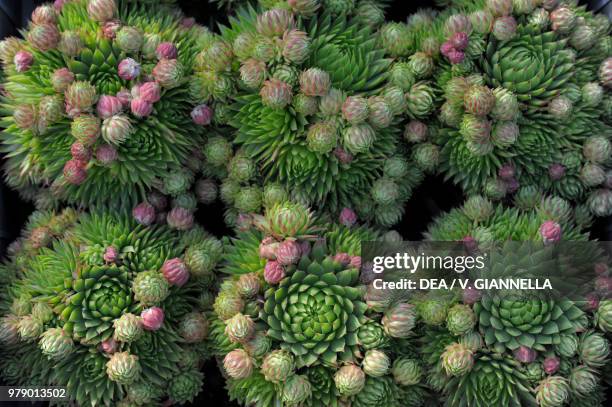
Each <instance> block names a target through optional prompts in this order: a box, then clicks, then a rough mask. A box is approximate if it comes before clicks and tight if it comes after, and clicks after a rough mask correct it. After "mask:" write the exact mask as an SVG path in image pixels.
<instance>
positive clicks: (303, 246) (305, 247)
mask: <svg viewBox="0 0 612 407" xmlns="http://www.w3.org/2000/svg"><path fill="white" fill-rule="evenodd" d="M299 244H300V253H302V256H308V255H309V254H310V243H309V242H307V241H306V240H304V241H302V242H300V243H299Z"/></svg>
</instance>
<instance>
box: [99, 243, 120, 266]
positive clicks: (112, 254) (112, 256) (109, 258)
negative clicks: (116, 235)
mask: <svg viewBox="0 0 612 407" xmlns="http://www.w3.org/2000/svg"><path fill="white" fill-rule="evenodd" d="M103 258H104V261H105V262H106V263H116V262H117V259H118V258H119V253H118V252H117V248H116V247H115V246H108V247H107V248H106V250H104V256H103Z"/></svg>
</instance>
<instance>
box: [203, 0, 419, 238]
mask: <svg viewBox="0 0 612 407" xmlns="http://www.w3.org/2000/svg"><path fill="white" fill-rule="evenodd" d="M298 3H302V2H298ZM265 8H268V7H267V6H266V7H264V9H265ZM269 8H270V9H269V10H264V11H261V10H260V11H256V10H255V9H254V8H251V7H245V8H243V9H241V10H240V11H239V12H238V13H237V16H236V18H234V19H232V20H231V21H230V24H229V25H228V26H226V27H222V28H221V36H220V37H219V38H215V39H214V40H213V41H212V43H211V45H210V46H209V48H205V49H204V50H203V51H202V52H201V54H200V55H202V56H203V55H208V54H209V53H210V52H212V51H211V50H212V49H214V48H215V47H217V46H221V45H218V44H224V45H223V47H226V48H227V49H228V54H227V55H231V52H230V51H231V50H232V49H233V54H234V55H233V62H234V64H235V65H236V64H238V65H240V68H239V71H240V72H239V74H238V75H232V70H231V68H229V67H230V66H231V64H226V66H225V67H224V69H221V70H219V69H217V68H216V67H213V66H211V64H208V63H202V64H201V65H202V66H200V67H198V69H197V70H196V75H195V77H196V81H201V82H202V83H203V84H204V83H209V82H210V81H212V79H211V78H213V77H216V78H219V77H221V76H223V77H231V78H233V77H235V76H239V77H240V81H238V82H243V84H244V85H246V86H240V83H238V84H237V85H238V86H235V88H236V89H235V90H234V91H233V92H230V93H231V95H232V97H233V98H235V100H236V101H237V103H236V104H235V105H233V107H232V109H233V115H232V117H231V119H230V120H229V122H228V124H229V125H231V126H232V127H234V128H235V129H236V135H235V138H234V144H235V145H236V146H237V147H238V148H239V150H238V151H237V152H236V155H242V156H246V157H248V158H249V159H250V160H251V162H252V163H253V165H254V166H256V167H257V168H259V170H260V174H261V176H255V174H252V175H250V176H248V177H245V178H242V179H240V180H237V181H238V182H239V183H240V184H242V185H243V187H245V188H253V187H255V186H256V187H257V189H258V190H261V189H262V187H264V188H265V187H266V185H267V184H268V183H275V184H278V185H280V186H282V187H283V188H284V189H285V190H286V191H287V192H285V195H286V196H287V197H290V198H292V199H294V200H297V201H299V202H301V203H304V204H306V205H308V206H312V207H313V208H316V209H317V210H320V211H323V212H328V213H331V214H333V215H334V216H336V215H337V214H339V213H340V211H341V210H342V209H343V208H344V207H347V208H352V209H356V208H357V207H359V206H361V207H364V205H363V204H362V202H364V201H369V200H370V197H371V196H374V195H376V191H375V189H376V186H375V183H376V182H377V181H379V180H381V179H384V180H385V181H388V182H387V184H386V185H388V186H391V187H392V190H393V195H388V196H387V195H385V197H384V199H383V200H382V201H380V202H379V206H380V210H379V211H376V210H362V211H361V213H359V212H360V211H357V212H358V215H359V216H360V217H361V218H364V219H372V220H374V221H375V222H376V223H378V224H381V225H383V226H385V227H388V226H390V225H392V224H395V223H396V222H397V221H399V219H400V218H401V216H402V213H403V209H402V203H403V202H404V201H406V200H407V198H408V197H409V196H410V195H411V192H412V189H413V188H414V187H415V186H416V185H417V184H418V183H419V182H420V179H421V175H420V171H418V169H416V168H415V169H413V170H410V171H405V172H402V173H400V174H399V175H398V174H397V173H393V174H387V173H386V171H385V170H384V168H383V167H384V162H385V160H386V159H392V158H401V157H402V156H404V157H405V156H406V154H405V153H404V151H402V148H401V147H400V146H399V139H400V134H399V131H398V130H399V129H398V126H397V123H396V122H397V121H396V120H395V119H394V117H395V116H396V113H398V112H399V110H401V109H404V94H403V92H402V91H401V90H399V89H398V91H396V92H391V91H390V90H389V89H385V84H386V83H387V76H388V73H387V68H388V66H389V63H390V61H389V60H387V59H385V58H384V55H383V52H382V50H380V49H379V48H378V47H377V44H376V43H375V41H374V40H373V33H372V31H371V29H370V28H369V27H368V25H367V24H365V23H363V22H361V21H359V19H353V20H350V19H349V17H350V16H351V15H352V12H350V13H349V14H346V15H345V14H341V15H338V16H336V15H334V14H335V13H334V12H333V10H334V9H335V7H333V6H331V5H327V4H320V7H319V8H318V11H317V13H314V12H313V14H314V15H309V16H310V18H309V19H308V20H306V19H299V18H297V16H299V15H300V13H301V12H300V11H299V10H302V9H303V8H302V7H300V6H297V5H296V7H294V8H290V9H289V11H287V7H286V4H283V5H275V6H272V5H270V6H269ZM314 9H317V8H316V7H315V8H314ZM224 55H225V54H224ZM357 55H360V57H359V58H362V59H363V63H361V62H360V63H357V64H355V63H351V62H350V61H354V60H356V59H355V58H357ZM366 65H367V66H368V68H366ZM234 82H236V81H234ZM207 86H208V85H203V87H204V88H206V87H207ZM201 96H202V97H203V98H204V99H206V100H209V101H210V100H212V101H213V102H214V103H221V101H222V100H223V98H225V97H226V96H225V95H223V96H221V95H215V94H214V92H208V93H202V94H201ZM286 123H293V124H292V125H291V126H287V125H286ZM272 156H273V157H274V159H273V160H271V159H270V157H272ZM408 168H410V167H408ZM230 172H231V171H230ZM385 175H388V177H385V178H383V176H385ZM230 178H231V173H230ZM227 182H228V180H226V181H224V183H227ZM391 182H392V183H391ZM228 203H230V204H231V207H232V209H230V212H238V213H245V212H260V211H261V210H262V208H261V203H260V202H258V204H257V205H253V206H250V207H245V206H243V205H241V203H242V202H241V201H238V200H237V199H230V200H229V202H228ZM264 204H265V202H264ZM265 206H266V205H264V207H265ZM263 209H265V208H263ZM364 209H365V208H364ZM234 216H235V215H234Z"/></svg>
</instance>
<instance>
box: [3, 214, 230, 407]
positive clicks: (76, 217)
mask: <svg viewBox="0 0 612 407" xmlns="http://www.w3.org/2000/svg"><path fill="white" fill-rule="evenodd" d="M221 250H222V246H221V242H220V241H218V240H217V239H215V238H213V237H211V236H210V235H208V233H206V232H205V231H204V230H203V229H199V228H198V229H192V230H191V231H189V232H186V233H180V232H176V231H173V230H171V229H169V228H168V227H166V226H151V227H145V226H142V225H138V224H137V223H136V222H135V221H134V220H133V219H132V218H131V217H129V216H127V215H126V216H124V215H118V214H103V213H92V214H79V213H77V212H75V211H73V210H71V209H66V210H64V211H63V212H61V213H57V214H55V213H47V212H44V213H43V212H37V213H35V214H34V215H33V216H32V218H31V220H30V222H29V225H28V227H27V230H26V232H25V233H24V236H23V237H22V238H21V239H20V240H18V241H17V242H16V243H15V244H13V245H12V246H11V248H10V261H9V262H7V263H5V264H4V265H2V267H1V269H0V281H2V282H3V287H2V290H1V292H0V342H1V344H2V347H1V354H2V357H1V360H2V361H1V362H0V375H2V377H3V380H4V381H5V383H7V384H9V385H13V386H17V385H21V386H32V385H38V386H48V385H56V386H66V388H67V396H68V397H69V398H70V400H72V401H74V402H76V403H78V404H79V405H82V406H117V405H157V403H161V402H162V401H163V400H165V399H170V400H172V401H173V402H175V403H184V402H187V401H189V400H192V399H193V398H194V397H195V396H196V395H197V394H198V393H199V391H200V389H201V387H202V379H203V378H202V374H201V373H200V372H199V367H200V364H201V362H202V361H203V360H205V359H206V358H207V357H208V355H209V352H208V350H207V349H208V348H207V346H205V343H204V340H205V338H206V336H207V333H208V320H207V318H206V316H205V314H204V312H205V311H206V307H209V306H210V302H209V301H207V300H206V298H209V297H210V296H211V294H207V293H208V292H209V290H210V289H212V284H214V274H213V273H212V269H213V267H214V266H215V263H216V261H217V260H218V259H219V258H220V256H221Z"/></svg>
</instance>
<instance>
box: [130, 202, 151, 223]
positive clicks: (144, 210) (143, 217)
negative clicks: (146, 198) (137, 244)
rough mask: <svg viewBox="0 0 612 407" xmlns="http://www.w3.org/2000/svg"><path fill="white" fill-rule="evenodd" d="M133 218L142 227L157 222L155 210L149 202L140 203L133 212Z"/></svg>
mask: <svg viewBox="0 0 612 407" xmlns="http://www.w3.org/2000/svg"><path fill="white" fill-rule="evenodd" d="M132 216H133V217H134V219H136V222H138V223H140V224H141V225H145V226H149V225H150V224H151V223H153V221H154V220H155V208H154V207H153V205H151V204H150V203H148V202H142V203H139V204H138V205H136V207H135V208H134V209H133V210H132Z"/></svg>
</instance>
